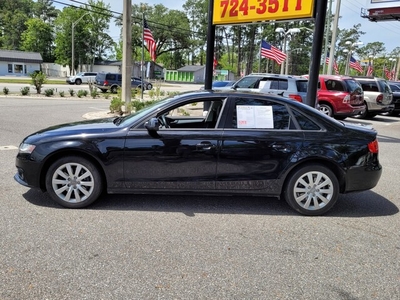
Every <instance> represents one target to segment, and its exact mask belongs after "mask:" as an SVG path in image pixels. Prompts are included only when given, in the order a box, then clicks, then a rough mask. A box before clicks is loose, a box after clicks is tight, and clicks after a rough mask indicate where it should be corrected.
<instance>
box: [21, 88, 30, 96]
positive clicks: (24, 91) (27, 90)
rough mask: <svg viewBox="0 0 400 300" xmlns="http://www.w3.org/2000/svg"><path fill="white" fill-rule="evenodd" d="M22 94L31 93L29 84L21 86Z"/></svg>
mask: <svg viewBox="0 0 400 300" xmlns="http://www.w3.org/2000/svg"><path fill="white" fill-rule="evenodd" d="M21 95H22V96H26V95H29V86H25V87H23V88H21Z"/></svg>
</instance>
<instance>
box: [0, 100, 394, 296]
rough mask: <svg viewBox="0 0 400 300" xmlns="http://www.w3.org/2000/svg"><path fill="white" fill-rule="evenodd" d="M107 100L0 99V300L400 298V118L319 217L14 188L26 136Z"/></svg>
mask: <svg viewBox="0 0 400 300" xmlns="http://www.w3.org/2000/svg"><path fill="white" fill-rule="evenodd" d="M109 104H110V102H109V101H107V100H93V99H85V100H80V99H79V100H78V99H77V100H70V99H68V100H60V99H29V98H12V97H7V98H5V97H2V98H0V117H1V120H2V122H1V127H0V167H1V170H2V171H3V172H2V175H1V179H2V180H0V190H1V191H2V193H1V198H0V199H1V206H0V216H1V217H0V226H1V228H2V234H1V237H0V246H1V249H2V251H1V252H0V266H1V276H0V299H5V300H8V299H57V300H58V299H399V298H400V238H399V227H400V226H399V225H400V218H399V207H400V196H399V195H400V186H399V184H398V168H399V166H400V158H399V155H398V149H399V144H400V118H399V117H389V116H377V117H375V118H374V119H372V120H357V119H351V118H349V119H348V121H349V122H355V123H367V124H369V125H371V126H372V127H374V128H375V129H376V130H377V131H378V133H379V146H380V161H381V164H382V165H383V168H384V169H383V175H382V178H381V180H380V182H379V184H378V186H377V187H375V188H374V189H373V190H371V191H366V192H362V193H353V194H347V195H341V196H340V198H339V201H338V203H337V204H336V206H335V207H334V208H333V209H332V210H331V211H329V213H328V214H326V215H325V216H322V217H305V216H301V215H298V214H296V213H295V212H294V211H293V210H292V209H290V208H289V206H288V205H287V204H286V203H285V202H284V201H279V200H276V199H265V198H262V197H213V196H201V195H196V196H161V195H159V196H149V195H108V196H103V197H102V198H101V199H100V200H99V201H97V202H96V203H95V204H94V205H92V206H90V207H89V208H87V209H81V210H72V209H65V208H61V207H60V206H58V205H56V204H55V203H54V202H53V201H51V199H50V198H49V196H48V195H46V194H42V193H41V192H40V191H36V190H30V189H28V188H25V187H22V186H20V185H19V184H17V183H16V182H15V181H14V179H13V176H14V174H15V172H16V170H15V166H14V160H15V156H16V153H17V147H18V144H19V143H20V142H21V140H22V138H23V137H25V136H26V135H28V134H30V133H32V132H34V131H36V130H39V129H41V128H44V127H47V126H50V125H55V124H58V123H65V122H72V121H74V120H82V116H83V115H85V114H86V113H88V112H94V111H107V110H108V107H109Z"/></svg>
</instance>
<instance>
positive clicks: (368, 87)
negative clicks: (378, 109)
mask: <svg viewBox="0 0 400 300" xmlns="http://www.w3.org/2000/svg"><path fill="white" fill-rule="evenodd" d="M361 87H362V89H363V90H364V92H379V88H378V86H377V84H376V82H375V81H371V82H362V83H361Z"/></svg>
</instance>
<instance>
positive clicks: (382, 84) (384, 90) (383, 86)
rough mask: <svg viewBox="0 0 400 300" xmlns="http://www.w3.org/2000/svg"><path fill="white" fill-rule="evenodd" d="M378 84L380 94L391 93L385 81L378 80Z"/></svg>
mask: <svg viewBox="0 0 400 300" xmlns="http://www.w3.org/2000/svg"><path fill="white" fill-rule="evenodd" d="M378 83H379V86H380V88H381V92H382V93H391V92H392V90H391V89H390V87H389V85H388V84H387V82H386V81H384V80H378Z"/></svg>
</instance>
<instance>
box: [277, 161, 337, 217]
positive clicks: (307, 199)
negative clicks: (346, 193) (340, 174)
mask: <svg viewBox="0 0 400 300" xmlns="http://www.w3.org/2000/svg"><path fill="white" fill-rule="evenodd" d="M283 196H284V198H285V200H286V202H287V203H288V204H289V205H290V206H291V207H292V208H293V209H294V210H296V211H298V212H299V213H301V214H303V215H308V216H317V215H322V214H324V213H326V212H327V211H328V210H330V209H331V208H332V207H333V206H334V205H335V203H336V201H337V199H338V196H339V182H338V179H337V178H336V176H335V174H334V173H333V172H332V171H331V170H330V169H328V168H326V167H324V166H322V165H319V164H313V165H306V166H303V167H301V168H300V169H298V170H296V171H295V172H294V173H292V174H291V175H290V177H289V178H288V180H287V182H286V185H285V188H284V191H283Z"/></svg>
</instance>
